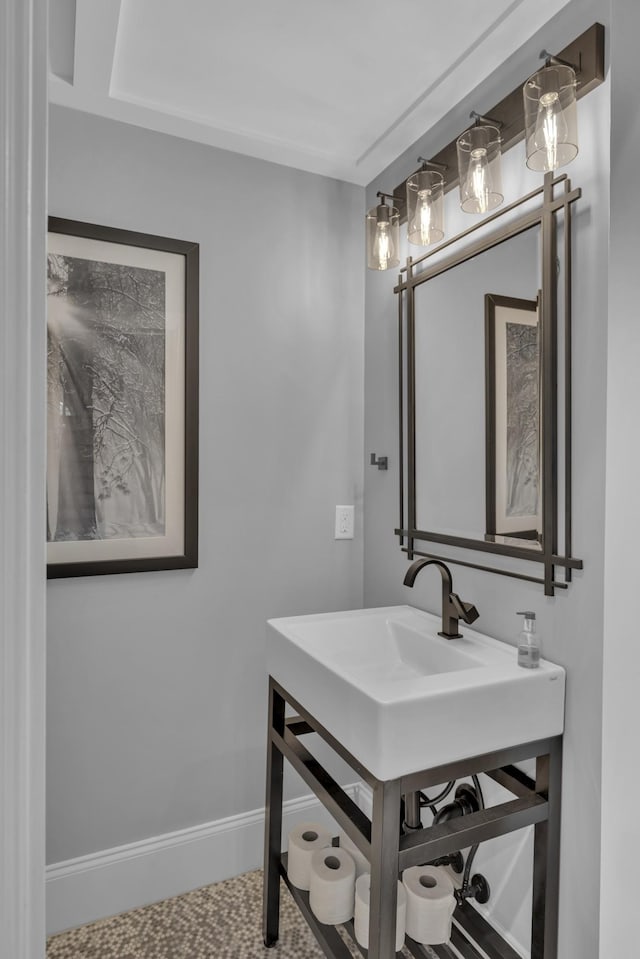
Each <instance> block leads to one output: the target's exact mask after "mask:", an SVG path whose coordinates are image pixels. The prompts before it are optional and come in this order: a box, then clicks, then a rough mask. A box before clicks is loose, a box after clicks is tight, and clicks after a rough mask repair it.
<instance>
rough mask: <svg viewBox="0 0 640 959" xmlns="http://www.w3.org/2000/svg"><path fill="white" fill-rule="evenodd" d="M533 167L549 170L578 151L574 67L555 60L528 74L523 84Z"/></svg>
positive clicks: (528, 160) (569, 160) (561, 163)
mask: <svg viewBox="0 0 640 959" xmlns="http://www.w3.org/2000/svg"><path fill="white" fill-rule="evenodd" d="M522 92H523V95H524V122H525V136H526V144H527V166H528V167H529V169H530V170H536V171H538V172H540V173H549V172H551V171H552V170H557V169H558V167H561V166H565V164H567V163H571V161H572V160H573V159H575V157H576V156H577V155H578V112H577V107H576V74H575V70H574V69H573V68H572V67H570V66H567V65H566V64H561V63H558V64H556V63H552V64H549V65H548V66H545V67H543V68H542V70H538V72H537V73H534V75H533V76H532V77H529V79H528V80H527V82H526V83H525V85H524V87H523V88H522Z"/></svg>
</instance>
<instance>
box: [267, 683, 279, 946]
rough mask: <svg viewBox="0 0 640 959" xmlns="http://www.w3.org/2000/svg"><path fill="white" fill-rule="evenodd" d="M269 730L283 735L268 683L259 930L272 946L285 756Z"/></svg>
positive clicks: (276, 699) (276, 924) (276, 929)
mask: <svg viewBox="0 0 640 959" xmlns="http://www.w3.org/2000/svg"><path fill="white" fill-rule="evenodd" d="M272 732H276V733H278V734H279V735H280V736H283V735H284V699H283V698H282V696H281V695H280V694H279V693H277V692H276V691H275V689H274V688H273V685H272V684H269V739H268V742H267V798H266V802H265V827H264V879H263V882H264V887H263V888H264V899H263V925H262V931H263V936H264V944H265V946H275V944H276V942H277V941H278V932H279V927H280V849H281V844H282V778H283V766H284V757H283V755H282V753H281V752H280V750H279V749H278V748H277V746H276V745H275V744H274V742H273V737H272Z"/></svg>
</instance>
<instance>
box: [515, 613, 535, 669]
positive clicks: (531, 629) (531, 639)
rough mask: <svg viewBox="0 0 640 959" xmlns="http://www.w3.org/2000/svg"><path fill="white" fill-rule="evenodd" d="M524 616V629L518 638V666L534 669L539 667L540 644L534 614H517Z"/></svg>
mask: <svg viewBox="0 0 640 959" xmlns="http://www.w3.org/2000/svg"><path fill="white" fill-rule="evenodd" d="M517 615H518V616H524V627H523V629H522V632H521V633H520V635H519V636H518V666H524V668H525V669H535V668H536V667H537V666H539V665H540V644H539V642H538V637H537V636H536V614H535V613H532V612H531V611H530V610H527V611H526V612H522V613H518V614H517Z"/></svg>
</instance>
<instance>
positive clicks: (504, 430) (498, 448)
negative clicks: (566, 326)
mask: <svg viewBox="0 0 640 959" xmlns="http://www.w3.org/2000/svg"><path fill="white" fill-rule="evenodd" d="M538 315H539V314H538V301H537V300H524V299H517V298H515V297H509V296H499V295H498V294H495V293H487V294H486V295H485V358H486V372H485V388H486V403H485V410H486V522H487V539H488V540H494V541H497V539H498V538H500V537H509V538H515V539H526V540H535V541H538V542H539V541H540V537H541V530H542V503H541V490H542V483H541V468H542V460H541V443H540V395H541V393H540V375H541V368H540V343H539V335H538V334H539V323H538Z"/></svg>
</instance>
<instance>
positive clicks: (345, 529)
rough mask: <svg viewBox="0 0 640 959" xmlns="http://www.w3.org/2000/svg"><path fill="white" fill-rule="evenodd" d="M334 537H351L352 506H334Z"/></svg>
mask: <svg viewBox="0 0 640 959" xmlns="http://www.w3.org/2000/svg"><path fill="white" fill-rule="evenodd" d="M335 538H336V539H353V506H336V535H335Z"/></svg>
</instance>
